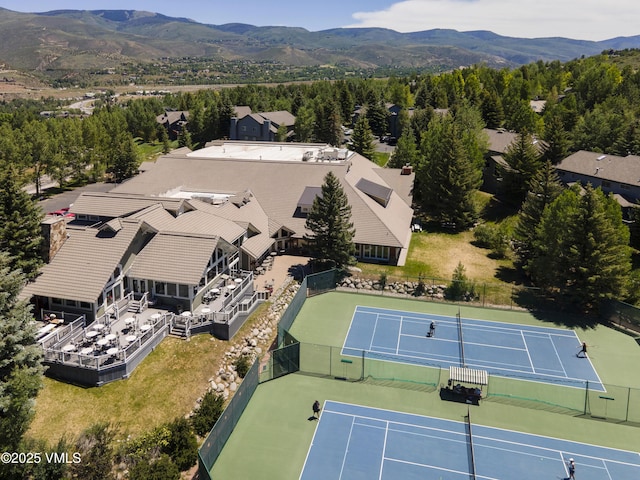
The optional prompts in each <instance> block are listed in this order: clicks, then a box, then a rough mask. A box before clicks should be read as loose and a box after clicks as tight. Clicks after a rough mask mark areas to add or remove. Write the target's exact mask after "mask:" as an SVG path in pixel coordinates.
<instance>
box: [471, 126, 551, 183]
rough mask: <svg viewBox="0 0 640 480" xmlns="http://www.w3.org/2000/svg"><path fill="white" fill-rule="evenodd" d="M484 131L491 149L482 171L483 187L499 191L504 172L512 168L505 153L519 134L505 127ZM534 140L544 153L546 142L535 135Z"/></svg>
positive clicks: (485, 129) (486, 156)
mask: <svg viewBox="0 0 640 480" xmlns="http://www.w3.org/2000/svg"><path fill="white" fill-rule="evenodd" d="M482 131H483V132H484V134H485V135H486V136H487V139H488V141H489V150H488V151H487V153H486V154H485V166H484V170H483V172H482V176H483V178H482V189H483V190H484V191H486V192H489V193H499V192H500V187H501V184H502V177H503V172H504V171H505V170H506V169H509V168H510V167H509V164H508V163H507V162H506V160H505V159H504V157H503V155H504V154H505V153H506V152H507V150H508V149H509V147H510V146H511V145H512V144H513V143H514V142H515V141H516V140H517V139H518V134H517V133H515V132H509V131H507V130H505V129H504V128H498V129H491V128H484V129H482ZM532 142H533V144H534V145H536V146H537V147H538V148H539V150H540V153H542V148H543V147H544V142H541V141H540V140H538V139H537V138H535V137H534V138H533V139H532Z"/></svg>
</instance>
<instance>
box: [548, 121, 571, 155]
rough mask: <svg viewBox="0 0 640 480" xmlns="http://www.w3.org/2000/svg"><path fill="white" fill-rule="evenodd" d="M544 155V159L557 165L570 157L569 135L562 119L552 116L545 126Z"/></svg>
mask: <svg viewBox="0 0 640 480" xmlns="http://www.w3.org/2000/svg"><path fill="white" fill-rule="evenodd" d="M544 140H545V142H546V145H545V146H544V153H543V155H542V158H543V159H544V160H547V161H549V162H551V163H552V164H554V165H557V164H558V163H560V162H561V161H562V160H564V159H565V158H567V157H568V156H569V146H570V142H569V134H568V133H567V132H566V131H565V129H564V125H563V123H562V119H561V118H560V117H559V116H558V115H550V116H549V117H548V118H547V122H546V124H545V126H544Z"/></svg>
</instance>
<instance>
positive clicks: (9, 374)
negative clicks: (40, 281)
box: [0, 253, 44, 452]
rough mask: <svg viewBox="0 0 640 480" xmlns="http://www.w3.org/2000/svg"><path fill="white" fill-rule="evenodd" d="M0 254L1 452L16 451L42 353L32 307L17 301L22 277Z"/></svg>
mask: <svg viewBox="0 0 640 480" xmlns="http://www.w3.org/2000/svg"><path fill="white" fill-rule="evenodd" d="M11 263H12V262H11V259H10V258H9V256H8V255H7V254H6V253H0V451H3V452H6V451H14V452H15V451H17V449H18V445H19V443H20V440H21V439H22V436H23V435H24V433H25V432H26V430H27V428H28V427H29V423H30V422H31V419H32V417H33V414H34V411H33V403H34V400H35V397H36V395H37V394H38V390H40V388H41V387H42V374H43V372H44V368H43V367H42V349H41V348H40V346H39V345H37V344H36V342H35V329H34V327H33V324H32V321H33V317H32V315H31V307H30V305H29V304H28V303H27V302H25V301H19V300H18V294H19V293H20V290H21V289H22V287H23V285H24V276H23V274H22V273H21V272H20V271H18V270H13V269H12V268H11Z"/></svg>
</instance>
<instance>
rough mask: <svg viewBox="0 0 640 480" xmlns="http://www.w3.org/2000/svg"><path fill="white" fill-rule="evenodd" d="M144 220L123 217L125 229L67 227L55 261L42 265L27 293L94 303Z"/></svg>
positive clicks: (26, 290)
mask: <svg viewBox="0 0 640 480" xmlns="http://www.w3.org/2000/svg"><path fill="white" fill-rule="evenodd" d="M140 223H141V222H140V221H138V220H129V219H123V220H121V221H120V226H121V228H120V229H119V230H118V231H117V232H114V231H113V230H111V229H106V230H105V229H97V228H89V227H87V228H78V227H67V234H68V238H67V239H66V241H65V243H64V244H63V245H62V248H61V249H60V250H59V251H58V253H57V254H56V256H55V257H54V258H53V260H52V261H51V263H49V264H47V265H45V266H44V267H43V268H42V271H41V274H40V276H39V277H38V278H37V279H36V281H35V282H33V283H29V284H28V285H27V286H26V287H25V289H24V291H23V295H25V296H31V295H41V296H47V297H55V298H66V299H70V300H76V301H81V302H89V303H93V302H95V301H96V299H97V298H98V296H99V295H100V294H101V293H102V290H103V289H104V287H105V285H106V284H107V281H108V280H109V278H110V277H111V274H112V273H113V271H114V270H115V268H116V266H117V265H118V264H119V263H121V262H122V261H123V260H126V259H124V255H125V253H126V251H127V249H128V248H129V246H130V245H131V243H132V241H133V239H134V237H135V236H136V234H137V233H138V231H139V229H140Z"/></svg>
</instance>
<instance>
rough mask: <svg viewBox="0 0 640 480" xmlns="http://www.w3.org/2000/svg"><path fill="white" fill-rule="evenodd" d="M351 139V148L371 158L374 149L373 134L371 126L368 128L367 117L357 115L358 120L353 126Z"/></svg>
mask: <svg viewBox="0 0 640 480" xmlns="http://www.w3.org/2000/svg"><path fill="white" fill-rule="evenodd" d="M351 140H352V142H353V145H352V146H351V150H353V151H354V152H357V153H359V154H360V155H362V156H363V157H366V158H368V159H369V160H372V159H373V154H374V152H375V149H374V147H373V135H372V134H371V128H369V121H368V120H367V117H365V116H363V115H361V116H360V117H358V121H357V122H356V124H355V126H354V128H353V135H352V137H351Z"/></svg>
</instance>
